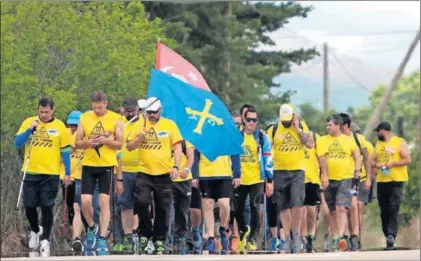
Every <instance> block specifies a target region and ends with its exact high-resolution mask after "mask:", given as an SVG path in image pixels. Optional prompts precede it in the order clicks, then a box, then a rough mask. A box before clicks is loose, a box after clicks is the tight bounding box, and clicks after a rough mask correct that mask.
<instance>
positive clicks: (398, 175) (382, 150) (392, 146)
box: [375, 136, 408, 182]
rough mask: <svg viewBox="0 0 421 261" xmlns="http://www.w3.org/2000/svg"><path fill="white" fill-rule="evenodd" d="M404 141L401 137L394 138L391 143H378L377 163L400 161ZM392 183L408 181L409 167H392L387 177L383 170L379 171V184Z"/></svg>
mask: <svg viewBox="0 0 421 261" xmlns="http://www.w3.org/2000/svg"><path fill="white" fill-rule="evenodd" d="M403 141H404V140H403V139H402V138H400V137H396V136H393V137H392V139H390V140H389V142H385V141H378V142H377V143H376V148H375V149H376V161H377V162H378V163H383V164H385V163H387V162H395V161H400V160H401V159H402V157H401V147H400V146H401V143H402V142H403ZM391 181H408V169H407V166H401V167H392V168H391V169H390V173H389V174H388V175H387V176H385V175H383V174H382V172H381V170H377V182H391Z"/></svg>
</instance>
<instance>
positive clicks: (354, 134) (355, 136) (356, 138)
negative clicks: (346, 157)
mask: <svg viewBox="0 0 421 261" xmlns="http://www.w3.org/2000/svg"><path fill="white" fill-rule="evenodd" d="M352 136H354V140H355V143H357V146H358V148H359V149H360V152H361V153H362V151H361V143H360V141H359V140H358V136H357V133H356V132H355V131H353V132H352Z"/></svg>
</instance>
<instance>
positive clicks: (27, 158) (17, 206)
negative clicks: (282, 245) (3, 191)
mask: <svg viewBox="0 0 421 261" xmlns="http://www.w3.org/2000/svg"><path fill="white" fill-rule="evenodd" d="M33 144H34V141H33V139H32V138H31V142H30V144H29V149H28V155H27V156H26V163H25V168H24V171H23V177H22V181H21V183H20V188H19V194H18V202H17V203H16V208H15V211H18V210H19V204H20V198H21V196H22V189H23V182H24V181H25V178H26V173H27V172H28V166H29V159H30V158H31V152H32V146H33Z"/></svg>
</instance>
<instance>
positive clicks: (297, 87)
mask: <svg viewBox="0 0 421 261" xmlns="http://www.w3.org/2000/svg"><path fill="white" fill-rule="evenodd" d="M337 58H338V59H339V62H338V61H337V60H336V59H335V58H334V57H330V59H329V70H330V77H329V80H330V97H329V105H330V107H331V108H334V109H336V110H340V111H345V110H346V109H348V108H349V107H351V106H352V107H360V106H362V105H367V104H368V102H369V100H368V98H369V95H370V93H369V91H371V90H372V89H373V88H375V87H376V86H377V85H379V84H382V83H383V84H387V83H388V82H389V81H390V79H391V78H392V77H393V72H392V71H389V70H385V69H383V68H377V67H374V66H372V65H369V64H365V63H363V62H361V61H360V60H358V59H354V58H350V57H345V56H340V57H337ZM344 67H346V70H348V72H349V73H350V74H351V75H352V77H353V78H354V79H352V78H351V76H350V75H349V74H348V72H347V71H346V70H345V68H344ZM274 82H276V83H280V84H281V91H286V90H292V91H296V92H297V93H296V94H295V95H293V96H292V103H293V104H295V105H299V104H302V103H305V102H309V103H312V104H313V105H314V106H315V107H316V108H318V109H322V107H323V65H322V59H321V57H317V58H315V59H313V60H312V61H310V62H308V63H307V64H304V65H302V66H299V67H295V68H292V72H291V73H289V74H282V75H279V76H277V77H275V78H274Z"/></svg>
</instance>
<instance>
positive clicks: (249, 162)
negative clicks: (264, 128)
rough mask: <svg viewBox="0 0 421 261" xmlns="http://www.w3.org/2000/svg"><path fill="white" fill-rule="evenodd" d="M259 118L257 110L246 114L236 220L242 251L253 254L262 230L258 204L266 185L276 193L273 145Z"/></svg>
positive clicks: (236, 192) (236, 198)
mask: <svg viewBox="0 0 421 261" xmlns="http://www.w3.org/2000/svg"><path fill="white" fill-rule="evenodd" d="M258 121H259V119H258V115H257V111H256V109H255V108H249V109H248V110H247V111H246V113H245V125H244V130H242V131H241V133H242V134H243V136H244V142H243V149H244V151H245V154H244V155H241V157H240V159H241V170H242V175H241V185H240V186H239V187H238V188H237V189H236V190H235V191H234V193H235V200H236V206H237V209H236V210H235V217H236V219H237V223H238V228H239V230H240V240H241V241H240V249H239V250H240V252H244V251H245V248H247V250H249V251H255V250H257V244H256V239H257V231H258V229H259V228H260V216H259V210H258V204H259V203H260V202H261V201H262V200H261V199H262V198H263V196H264V195H263V191H264V189H263V186H264V185H265V182H266V194H267V196H269V197H270V196H271V195H272V193H273V183H272V178H273V165H272V153H271V150H272V145H271V144H270V141H269V138H268V137H267V136H266V134H264V133H263V132H261V131H260V130H258V129H257V123H258ZM247 197H250V199H251V200H250V208H251V222H250V225H251V226H248V225H247V224H246V220H245V217H244V206H245V204H246V199H247Z"/></svg>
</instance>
